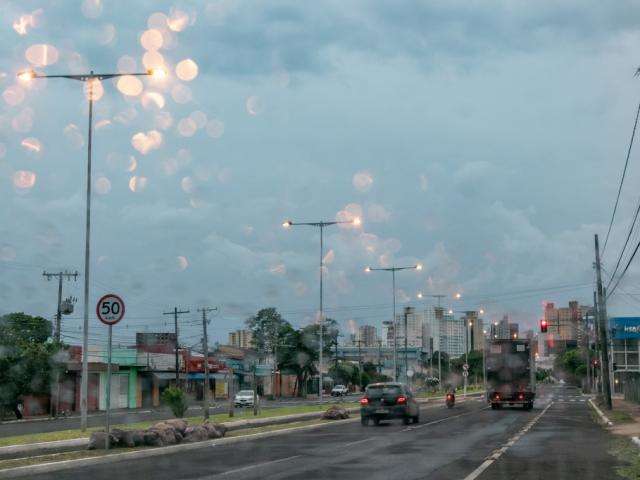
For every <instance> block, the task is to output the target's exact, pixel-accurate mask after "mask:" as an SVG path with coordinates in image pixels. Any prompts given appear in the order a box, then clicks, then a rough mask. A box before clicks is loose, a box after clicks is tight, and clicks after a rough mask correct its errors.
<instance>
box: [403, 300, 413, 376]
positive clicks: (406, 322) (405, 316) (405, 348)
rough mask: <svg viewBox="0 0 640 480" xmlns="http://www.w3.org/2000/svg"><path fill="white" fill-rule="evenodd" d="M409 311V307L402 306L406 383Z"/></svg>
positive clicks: (405, 374)
mask: <svg viewBox="0 0 640 480" xmlns="http://www.w3.org/2000/svg"><path fill="white" fill-rule="evenodd" d="M409 313H411V307H404V381H405V383H406V384H407V385H408V384H409V375H408V374H407V372H408V371H409V358H408V356H407V349H408V348H409V343H408V340H409V331H408V323H409V321H408V318H409Z"/></svg>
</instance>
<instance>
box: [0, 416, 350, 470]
mask: <svg viewBox="0 0 640 480" xmlns="http://www.w3.org/2000/svg"><path fill="white" fill-rule="evenodd" d="M358 420H359V418H357V417H354V418H348V419H346V420H335V421H333V422H328V423H319V424H314V425H303V426H301V427H292V428H285V429H282V430H275V431H272V432H259V433H252V434H248V435H241V436H238V437H227V438H220V439H217V440H207V441H204V442H196V443H182V444H179V445H170V446H167V447H155V448H153V447H152V448H149V449H145V450H136V451H133V452H123V453H113V454H110V455H105V456H102V457H93V458H81V459H77V460H63V461H61V462H50V463H41V464H39V465H27V466H24V467H15V468H7V469H5V470H0V479H2V478H19V477H24V476H28V475H37V474H41V473H51V472H58V471H61V470H68V469H70V468H77V467H85V466H91V465H100V464H105V463H112V462H118V461H121V460H135V459H138V458H148V457H157V456H160V455H166V454H168V453H176V452H184V451H189V450H197V449H201V448H207V447H215V446H217V445H230V444H233V443H239V442H246V441H249V440H254V439H258V438H267V437H276V436H279V435H287V434H289V433H292V432H297V431H305V430H314V429H316V428H321V427H326V426H331V425H342V424H344V423H349V422H356V421H358Z"/></svg>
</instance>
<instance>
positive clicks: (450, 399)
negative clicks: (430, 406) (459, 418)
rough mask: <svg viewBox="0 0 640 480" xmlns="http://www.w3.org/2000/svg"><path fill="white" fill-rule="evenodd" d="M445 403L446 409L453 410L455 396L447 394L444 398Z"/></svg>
mask: <svg viewBox="0 0 640 480" xmlns="http://www.w3.org/2000/svg"><path fill="white" fill-rule="evenodd" d="M445 403H446V405H447V408H453V406H454V405H455V403H456V396H455V395H454V394H453V393H447V397H446V398H445Z"/></svg>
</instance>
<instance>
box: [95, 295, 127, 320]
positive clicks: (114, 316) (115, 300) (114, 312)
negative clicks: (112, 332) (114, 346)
mask: <svg viewBox="0 0 640 480" xmlns="http://www.w3.org/2000/svg"><path fill="white" fill-rule="evenodd" d="M96 315H98V320H100V321H101V322H102V323H104V324H105V325H115V324H116V323H118V322H119V321H120V320H122V317H124V301H123V300H122V299H121V298H120V297H119V296H118V295H115V294H113V293H108V294H107V295H104V296H103V297H102V298H100V300H98V304H97V305H96Z"/></svg>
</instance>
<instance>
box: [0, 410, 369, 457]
mask: <svg viewBox="0 0 640 480" xmlns="http://www.w3.org/2000/svg"><path fill="white" fill-rule="evenodd" d="M346 410H347V412H349V413H357V412H359V411H360V409H359V408H348V409H346ZM322 413H323V412H320V411H318V412H307V413H293V414H291V415H280V416H275V417H267V418H256V419H245V420H235V421H232V422H222V423H221V425H224V426H225V427H227V429H228V431H230V432H233V431H234V430H241V429H244V428H258V427H268V426H272V425H284V424H287V423H293V422H299V421H305V420H315V419H317V418H321V417H322ZM160 421H161V420H158V422H160ZM88 444H89V438H87V437H82V438H72V439H69V440H56V441H52V442H39V443H27V444H24V445H8V446H6V447H0V459H2V457H4V456H8V455H15V454H22V453H24V454H32V453H34V452H37V453H38V454H42V453H47V452H49V451H52V450H58V449H62V448H72V447H79V448H80V447H86V446H87V445H88Z"/></svg>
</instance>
